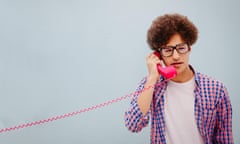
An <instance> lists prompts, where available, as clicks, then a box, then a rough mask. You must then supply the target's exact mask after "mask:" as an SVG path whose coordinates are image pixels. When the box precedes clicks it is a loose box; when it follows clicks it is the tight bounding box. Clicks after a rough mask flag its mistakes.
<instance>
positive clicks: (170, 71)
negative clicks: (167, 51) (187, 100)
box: [154, 51, 177, 79]
mask: <svg viewBox="0 0 240 144" xmlns="http://www.w3.org/2000/svg"><path fill="white" fill-rule="evenodd" d="M154 54H155V55H156V56H157V57H159V58H160V59H161V55H160V53H159V52H157V51H155V52H154ZM157 69H158V72H159V73H160V74H161V75H162V76H163V77H165V78H166V79H172V78H174V77H175V76H176V75H177V71H176V69H175V68H174V67H173V66H167V67H162V66H161V65H160V64H157Z"/></svg>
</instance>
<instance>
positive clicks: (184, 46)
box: [158, 43, 189, 57]
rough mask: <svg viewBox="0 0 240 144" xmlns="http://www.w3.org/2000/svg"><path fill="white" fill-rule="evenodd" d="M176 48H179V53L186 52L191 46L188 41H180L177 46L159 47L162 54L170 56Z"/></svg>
mask: <svg viewBox="0 0 240 144" xmlns="http://www.w3.org/2000/svg"><path fill="white" fill-rule="evenodd" d="M174 49H176V50H177V52H178V53H179V54H185V53H187V52H188V51H189V46H188V44H187V43H180V44H177V45H176V46H165V47H162V48H159V49H158V50H159V51H160V53H161V55H162V56H164V57H170V56H172V55H173V52H174Z"/></svg>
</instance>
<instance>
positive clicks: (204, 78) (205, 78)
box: [195, 72, 225, 87]
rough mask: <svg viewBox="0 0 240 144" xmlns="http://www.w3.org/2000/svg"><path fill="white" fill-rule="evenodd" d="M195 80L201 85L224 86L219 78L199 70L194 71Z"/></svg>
mask: <svg viewBox="0 0 240 144" xmlns="http://www.w3.org/2000/svg"><path fill="white" fill-rule="evenodd" d="M195 80H196V81H197V83H198V84H199V86H201V87H225V86H224V83H223V82H221V81H220V80H218V79H216V78H214V77H212V76H209V75H206V74H203V73H200V72H196V75H195Z"/></svg>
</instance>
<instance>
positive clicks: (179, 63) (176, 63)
mask: <svg viewBox="0 0 240 144" xmlns="http://www.w3.org/2000/svg"><path fill="white" fill-rule="evenodd" d="M181 64H183V63H182V62H175V63H172V64H171V65H172V66H174V67H179V66H180V65H181Z"/></svg>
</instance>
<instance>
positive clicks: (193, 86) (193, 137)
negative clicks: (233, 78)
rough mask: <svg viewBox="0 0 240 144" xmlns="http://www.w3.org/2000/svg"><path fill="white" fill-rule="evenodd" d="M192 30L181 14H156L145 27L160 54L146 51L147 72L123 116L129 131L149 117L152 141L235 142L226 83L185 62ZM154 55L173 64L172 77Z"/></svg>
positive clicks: (194, 30) (182, 143) (143, 124)
mask: <svg viewBox="0 0 240 144" xmlns="http://www.w3.org/2000/svg"><path fill="white" fill-rule="evenodd" d="M197 36H198V30H197V28H196V27H195V25H194V24H193V23H192V22H191V21H189V19H188V18H187V17H186V16H183V15H180V14H165V15H163V16H160V17H158V18H157V19H156V20H155V21H153V23H152V25H151V27H150V29H149V30H148V35H147V41H148V44H149V45H150V47H151V49H152V50H154V51H158V52H159V53H160V57H157V56H156V55H155V54H154V53H150V54H149V55H148V56H147V57H146V63H147V68H148V72H149V74H148V76H147V77H145V78H144V79H143V80H142V81H141V83H140V85H139V87H138V89H137V90H138V91H141V92H139V93H136V94H135V95H134V96H133V99H132V101H131V104H130V107H129V109H128V110H127V111H126V112H125V117H124V118H125V125H126V127H127V128H128V129H129V130H130V131H132V132H140V131H141V130H142V128H144V127H146V126H147V124H148V123H149V119H150V117H151V144H215V143H221V144H233V143H234V141H233V134H232V107H231V102H230V99H229V96H228V92H227V89H226V87H225V86H224V84H223V83H221V82H220V81H218V80H215V79H213V78H210V77H209V76H206V75H204V74H201V73H199V72H196V71H195V70H194V69H193V67H192V66H191V65H189V55H190V53H191V50H192V49H191V46H192V45H193V44H194V43H195V42H196V40H197ZM159 58H160V59H161V60H162V61H163V62H164V64H165V65H166V66H174V68H175V69H176V71H177V76H176V77H174V78H172V79H170V80H167V79H165V78H164V77H163V76H161V75H160V74H159V73H158V70H157V67H156V65H157V64H161V60H160V59H159ZM149 87H152V88H150V89H147V88H149ZM144 88H145V89H144Z"/></svg>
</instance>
